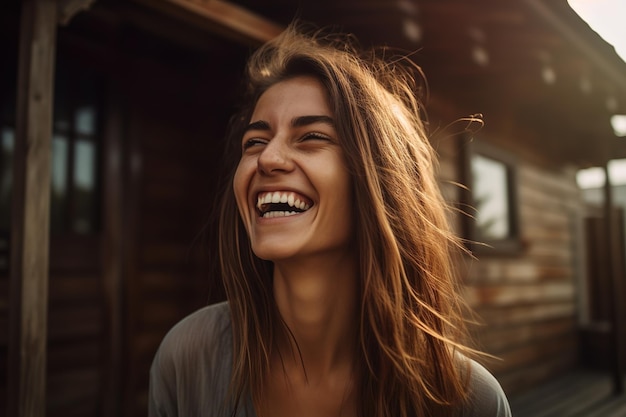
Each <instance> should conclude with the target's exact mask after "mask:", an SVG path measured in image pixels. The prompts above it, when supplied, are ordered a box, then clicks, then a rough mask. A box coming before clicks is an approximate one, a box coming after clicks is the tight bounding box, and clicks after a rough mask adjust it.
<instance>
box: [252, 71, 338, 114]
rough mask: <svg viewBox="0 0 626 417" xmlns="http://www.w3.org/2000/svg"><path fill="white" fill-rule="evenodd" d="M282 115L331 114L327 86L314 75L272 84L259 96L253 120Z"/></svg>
mask: <svg viewBox="0 0 626 417" xmlns="http://www.w3.org/2000/svg"><path fill="white" fill-rule="evenodd" d="M280 115H285V116H290V117H291V116H302V115H326V116H331V110H330V106H329V100H328V93H327V91H326V88H325V87H324V85H323V84H322V83H321V82H320V81H319V80H318V79H317V78H315V77H312V76H297V77H293V78H289V79H287V80H284V81H280V82H278V83H276V84H274V85H272V86H271V87H270V88H268V89H267V90H266V91H265V92H264V93H263V94H262V95H261V97H259V100H258V101H257V103H256V106H255V108H254V112H253V115H252V121H254V120H257V119H259V118H267V117H269V116H275V117H276V116H280Z"/></svg>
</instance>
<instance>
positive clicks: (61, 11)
mask: <svg viewBox="0 0 626 417" xmlns="http://www.w3.org/2000/svg"><path fill="white" fill-rule="evenodd" d="M95 1H96V0H57V4H58V14H57V16H58V21H59V24H60V25H61V26H65V25H67V24H68V23H69V22H70V20H72V18H73V17H74V16H76V14H77V13H79V12H82V11H85V10H88V9H89V8H90V7H91V6H92V5H93V3H94V2H95Z"/></svg>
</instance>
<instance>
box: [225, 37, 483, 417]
mask: <svg viewBox="0 0 626 417" xmlns="http://www.w3.org/2000/svg"><path fill="white" fill-rule="evenodd" d="M379 56H380V55H376V54H369V55H367V57H364V55H360V54H359V53H358V51H357V50H356V49H355V48H354V47H353V43H352V41H351V39H350V38H348V37H345V36H338V35H333V36H328V35H322V34H321V32H315V33H314V34H312V35H304V34H303V33H302V31H301V30H300V29H298V28H297V26H296V25H291V26H290V27H289V28H288V29H287V30H286V31H285V32H284V33H283V34H281V35H280V36H279V37H278V38H276V39H275V40H272V41H270V42H269V43H267V44H265V45H264V46H262V47H261V48H260V49H258V50H257V51H256V52H255V53H254V54H253V56H252V57H251V59H250V60H249V63H248V67H247V78H246V80H247V83H246V86H247V94H246V96H245V98H244V107H243V108H242V110H241V112H240V113H239V114H238V115H237V116H235V117H234V118H233V120H232V122H231V126H230V129H231V130H230V133H229V137H230V141H231V142H232V143H233V149H234V153H235V154H236V153H237V152H238V151H237V150H235V149H238V147H239V144H240V139H241V137H242V135H243V129H244V127H245V126H246V125H247V123H249V120H250V116H251V113H252V111H253V109H254V106H255V105H256V102H257V100H258V98H259V97H260V95H261V94H263V92H265V91H266V90H267V89H268V88H269V87H270V86H272V85H274V84H276V83H277V82H280V81H283V80H285V79H288V78H291V77H295V76H298V75H312V76H315V77H316V78H318V79H319V80H320V81H321V82H322V84H323V85H324V86H325V87H326V89H327V90H328V96H329V100H330V103H329V104H330V107H331V110H332V111H333V113H334V118H335V122H336V126H337V133H338V137H339V138H340V141H341V142H340V144H341V146H342V148H343V150H344V155H345V157H346V163H347V165H348V168H349V170H350V172H351V175H352V177H353V184H354V185H353V187H354V190H353V195H354V198H355V200H356V201H355V204H354V207H355V208H356V209H355V213H354V218H355V219H356V233H357V236H356V240H355V241H356V242H358V245H359V247H358V256H359V266H360V270H359V273H360V275H361V277H360V294H359V297H360V298H359V300H360V323H359V345H358V346H359V353H358V355H357V360H358V361H359V362H358V365H357V368H358V372H359V381H360V382H359V384H360V385H359V386H358V394H357V398H358V400H357V401H358V406H359V415H362V416H375V417H383V416H389V417H391V416H394V417H397V416H406V417H408V416H433V415H435V416H439V415H441V416H445V415H455V413H458V407H459V406H460V404H462V400H463V399H464V398H465V397H466V388H465V387H466V384H465V382H466V380H467V377H468V375H467V372H466V369H468V368H467V367H466V366H464V365H463V363H465V361H462V360H460V358H461V356H460V355H459V354H458V353H457V352H458V351H461V352H470V351H471V349H468V348H466V347H465V346H464V345H463V344H462V341H463V340H464V335H465V331H464V321H463V310H462V306H463V303H462V302H461V300H460V298H459V296H458V291H457V288H456V287H457V282H456V278H455V275H454V271H453V267H452V265H453V262H452V259H451V253H452V252H453V250H455V248H457V247H459V246H460V245H458V241H457V239H456V238H455V237H454V234H453V233H452V232H451V231H450V229H449V227H448V224H447V219H446V216H447V213H446V211H447V210H446V204H445V202H444V200H443V199H442V197H441V194H440V192H439V189H438V186H437V183H436V180H435V173H434V169H435V162H436V159H435V157H434V153H433V150H432V148H431V146H430V144H429V142H428V139H427V133H426V130H425V127H424V123H423V121H422V117H423V116H424V113H423V109H422V107H421V105H420V103H419V101H418V99H417V98H416V92H417V91H418V90H419V89H420V85H421V84H419V81H420V80H422V77H421V73H420V72H419V68H418V67H417V66H416V65H415V64H412V63H411V61H410V60H408V59H391V60H389V59H382V58H380V57H379ZM236 157H237V155H236ZM234 165H236V162H235V163H233V172H234V168H235V167H234ZM219 238H220V239H219V240H220V247H219V255H220V260H221V261H220V262H221V269H222V277H223V280H224V285H225V289H226V294H227V297H228V300H229V302H230V308H231V314H232V323H233V338H234V339H233V342H234V355H233V374H232V381H231V390H232V393H233V401H234V402H235V403H237V402H238V401H239V400H240V399H241V396H242V395H243V394H244V393H247V392H249V393H251V395H252V397H253V399H254V400H255V401H260V400H261V395H262V383H263V380H264V378H265V376H266V375H267V372H268V368H269V362H270V361H269V359H270V355H271V352H272V351H273V350H274V349H276V340H277V337H278V335H280V334H281V333H288V329H286V328H285V325H284V323H283V322H282V320H281V319H280V317H279V315H278V312H277V310H276V307H275V303H274V300H273V292H272V269H273V268H272V264H271V262H268V261H264V260H261V259H259V258H257V257H256V256H255V255H254V253H253V252H252V250H251V247H250V243H249V240H248V237H247V235H246V231H245V229H244V226H243V223H242V221H241V219H240V217H239V213H238V210H237V205H236V202H235V198H234V194H233V192H232V175H231V177H230V183H229V189H228V190H227V191H226V192H225V193H224V197H223V201H222V205H221V211H220V223H219Z"/></svg>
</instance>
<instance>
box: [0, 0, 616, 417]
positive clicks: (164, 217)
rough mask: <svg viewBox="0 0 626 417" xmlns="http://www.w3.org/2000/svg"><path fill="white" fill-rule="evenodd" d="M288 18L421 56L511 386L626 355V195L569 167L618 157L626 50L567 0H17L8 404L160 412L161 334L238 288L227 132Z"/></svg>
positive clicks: (6, 266)
mask: <svg viewBox="0 0 626 417" xmlns="http://www.w3.org/2000/svg"><path fill="white" fill-rule="evenodd" d="M296 15H298V16H300V18H301V19H302V20H305V21H310V22H314V23H317V24H319V25H333V26H334V27H336V28H337V29H338V30H343V31H348V32H351V33H354V34H355V35H356V36H357V38H358V39H359V40H360V41H361V43H362V44H363V45H364V46H368V45H387V46H390V47H392V48H398V50H401V51H408V53H410V56H411V59H413V60H414V61H415V62H416V63H418V64H419V65H421V66H422V68H423V69H424V72H425V74H426V78H427V80H428V83H429V96H428V99H427V101H426V108H427V111H428V113H429V121H428V123H429V129H430V131H431V136H432V141H433V145H434V146H435V148H436V149H437V151H438V153H439V156H440V168H441V169H440V180H441V186H442V189H443V191H444V193H445V195H446V196H447V198H448V199H449V201H450V203H451V204H452V205H455V206H457V207H458V208H459V209H460V211H463V212H467V213H469V215H462V214H457V215H455V216H454V217H453V218H452V221H453V222H454V224H455V226H456V227H457V230H458V233H459V234H460V235H461V236H463V237H464V238H466V239H468V241H479V242H485V243H486V245H480V244H474V243H472V244H468V245H469V248H470V250H471V251H472V253H473V254H474V258H471V257H469V256H468V257H466V258H464V259H462V260H461V261H460V264H459V269H460V271H461V279H462V280H463V282H464V284H465V291H466V293H465V294H466V297H467V300H468V301H469V303H470V304H471V305H472V307H473V308H474V309H475V310H476V312H477V314H478V318H479V320H480V321H481V322H482V324H481V325H479V326H476V327H475V328H473V329H474V332H475V334H476V339H477V342H478V344H479V346H480V347H481V348H483V349H484V350H486V351H487V352H489V353H492V354H494V355H497V356H498V357H500V358H501V360H499V361H493V362H488V363H487V364H486V365H487V366H488V367H489V368H490V369H491V370H492V372H494V374H495V375H496V376H497V377H498V378H499V380H500V381H501V383H502V384H503V386H504V388H505V390H506V391H507V392H508V393H510V394H513V393H516V392H522V391H524V390H525V389H527V388H528V387H531V386H533V385H534V384H537V383H538V382H540V381H544V380H546V379H549V378H551V377H554V376H556V375H559V374H561V373H562V372H565V371H567V370H570V369H573V368H576V367H578V366H581V365H584V364H586V363H587V362H586V358H590V357H594V356H597V355H601V356H602V357H605V358H608V359H607V361H606V363H600V364H595V365H596V366H599V367H604V368H603V369H606V372H607V373H609V372H616V370H617V371H619V366H622V365H623V360H624V358H623V357H621V361H622V362H621V364H622V365H620V362H619V361H620V357H619V355H617V354H616V352H618V351H617V350H616V349H618V348H619V346H620V345H619V343H616V341H619V338H618V336H619V337H622V338H623V337H624V335H623V332H624V323H625V322H626V317H623V312H620V311H618V310H619V308H621V307H619V306H615V305H614V304H613V303H612V301H613V300H614V299H615V298H612V297H618V296H620V294H621V295H622V296H623V295H624V291H625V285H624V283H623V281H624V269H623V261H624V250H623V242H622V239H623V236H620V235H619V234H618V233H615V231H616V230H617V228H616V227H615V225H616V224H618V223H619V222H620V221H621V220H620V219H621V217H620V214H619V213H620V212H619V211H616V210H613V209H611V207H612V204H611V188H610V187H608V186H607V187H606V190H605V193H604V194H605V198H604V199H603V204H604V205H603V206H602V207H601V208H600V209H595V210H591V209H589V208H588V207H587V205H586V203H585V202H584V200H583V198H582V195H581V192H580V190H579V189H578V187H577V184H576V171H577V169H579V168H582V167H588V166H605V165H606V163H607V161H608V160H610V159H614V158H621V157H625V156H626V146H625V145H624V144H622V143H621V142H619V139H618V138H616V137H615V135H614V134H613V132H612V131H611V128H610V125H609V123H608V119H609V117H610V115H611V114H614V113H621V114H626V63H624V62H623V61H621V60H620V59H619V58H618V57H617V55H616V54H615V52H614V50H613V49H612V48H611V47H610V46H609V45H608V44H606V43H605V42H604V41H603V40H602V39H600V38H599V37H598V35H596V34H595V32H593V31H591V30H590V29H589V27H588V26H586V24H584V22H582V21H581V20H580V18H578V16H576V15H575V13H574V12H573V11H572V10H570V9H569V7H568V6H567V3H566V1H565V0H558V1H552V2H547V1H542V0H480V1H478V2H473V3H472V4H471V5H470V4H469V3H467V2H464V1H462V0H400V1H398V2H388V1H384V0H367V1H362V0H358V1H357V0H347V1H343V2H333V1H329V0H320V1H318V2H290V1H286V0H255V1H251V0H229V1H223V0H133V1H122V0H97V1H90V0H75V1H72V0H24V1H18V0H9V1H6V2H3V3H2V4H1V5H0V33H1V37H0V52H1V53H2V56H3V57H4V59H3V65H2V66H0V86H1V87H0V92H1V95H0V123H1V126H0V132H1V133H0V134H1V137H0V140H1V141H0V374H1V375H8V378H7V379H3V380H2V382H0V409H1V410H8V411H7V413H8V414H7V415H11V416H13V415H16V416H17V415H19V416H23V415H29V416H30V415H43V414H44V413H45V414H46V415H48V416H140V415H145V412H146V402H147V388H148V369H149V366H150V363H151V360H152V357H153V355H154V353H155V350H156V348H157V346H158V344H159V342H160V340H161V338H162V337H163V335H164V334H165V332H166V331H167V330H168V329H169V328H170V327H171V326H172V325H173V324H174V323H176V322H177V321H178V320H180V319H181V318H183V317H184V316H185V315H187V314H188V313H190V312H192V311H194V310H195V309H197V308H199V307H201V306H203V305H206V304H207V303H210V302H214V301H217V300H221V299H223V297H224V296H223V292H222V291H221V286H220V283H219V278H218V276H217V274H216V268H215V257H214V255H215V241H214V237H213V235H212V234H211V233H210V232H211V228H212V227H213V226H214V221H213V219H212V217H211V212H212V209H213V208H214V206H215V203H216V201H217V200H218V196H217V193H218V190H219V185H220V181H221V176H220V173H221V171H220V161H221V156H222V150H223V143H222V137H223V133H224V129H225V126H226V124H227V122H228V118H229V116H230V115H231V114H232V113H233V110H234V106H235V105H236V103H235V102H234V100H235V97H236V96H237V93H238V91H239V81H240V76H241V72H242V69H243V65H244V62H245V60H246V58H247V56H248V55H249V53H250V52H251V51H252V50H253V49H254V48H255V47H256V46H258V45H259V44H261V43H262V42H264V41H266V40H268V39H270V38H272V37H273V36H275V35H276V34H278V33H280V31H281V30H282V28H283V27H284V26H285V25H286V24H288V23H289V22H290V21H291V19H292V18H293V17H294V16H296ZM475 114H482V117H483V119H484V121H485V126H484V127H483V128H482V129H480V130H477V131H474V130H473V129H469V132H468V129H466V127H467V126H466V125H467V123H466V122H464V121H463V120H460V119H462V118H465V117H468V116H470V115H475ZM26 143H28V148H26V147H25V145H24V144H26ZM26 149H29V151H28V152H27V151H26ZM485 178H487V180H485ZM489 180H492V182H490V181H489ZM457 183H461V184H466V185H467V186H468V190H466V189H464V188H463V187H459V186H457V185H455V184H457ZM42 213H43V214H42ZM47 213H48V214H49V216H48V215H47ZM48 230H49V233H48ZM620 291H621V293H620ZM619 314H622V316H620V315H619ZM616 318H617V319H616ZM620 320H621V322H620ZM615 323H617V325H616V324H615ZM620 323H621V324H620ZM619 326H621V327H619ZM620 329H621V331H622V334H621V336H620V333H619V331H618V330H620ZM621 346H624V345H621ZM20 353H21V354H20ZM44 398H45V401H38V400H42V399H44ZM7 407H8V408H7ZM18 410H19V411H18ZM18 413H19V414H18Z"/></svg>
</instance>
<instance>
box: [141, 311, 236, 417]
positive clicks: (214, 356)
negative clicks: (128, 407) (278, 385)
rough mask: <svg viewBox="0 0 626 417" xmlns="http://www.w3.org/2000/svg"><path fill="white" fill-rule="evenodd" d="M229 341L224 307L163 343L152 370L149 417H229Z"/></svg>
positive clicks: (199, 316) (188, 322)
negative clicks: (224, 416) (226, 416)
mask: <svg viewBox="0 0 626 417" xmlns="http://www.w3.org/2000/svg"><path fill="white" fill-rule="evenodd" d="M231 366H232V335H231V326H230V313H229V309H228V305H227V304H224V303H222V304H215V305H213V306H209V307H205V308H203V309H200V310H198V311H197V312H195V313H193V314H191V315H189V316H187V317H186V318H185V319H183V320H181V321H180V322H179V323H178V324H176V325H175V326H174V327H173V328H172V329H171V330H170V331H169V332H168V333H167V335H166V336H165V337H164V338H163V341H162V342H161V345H160V346H159V349H158V350H157V353H156V354H155V356H154V360H153V361H152V366H151V368H150V384H149V390H148V416H149V417H178V416H180V417H186V416H194V417H216V416H220V417H221V416H223V415H230V414H229V413H228V395H227V393H228V386H229V382H230V373H231Z"/></svg>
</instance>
